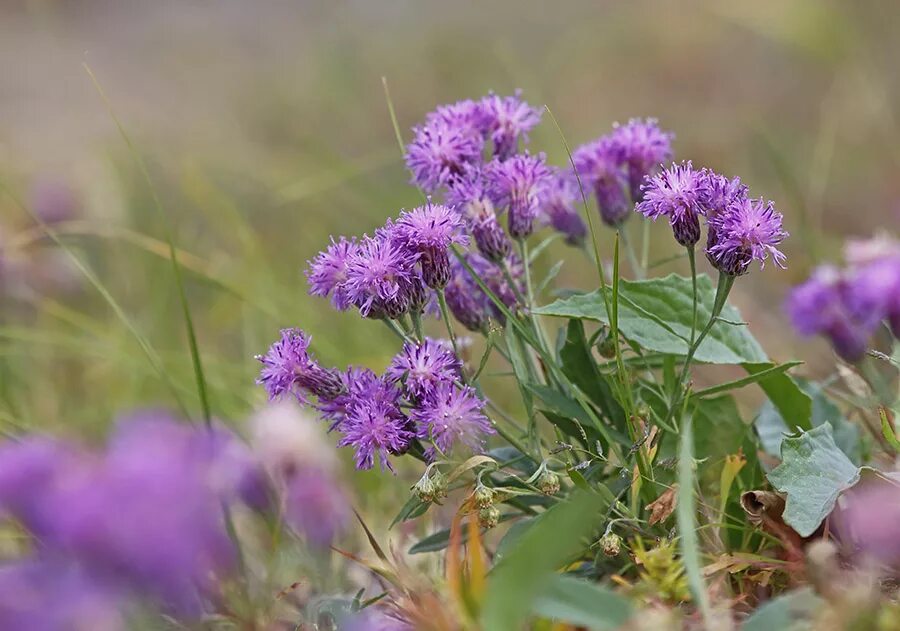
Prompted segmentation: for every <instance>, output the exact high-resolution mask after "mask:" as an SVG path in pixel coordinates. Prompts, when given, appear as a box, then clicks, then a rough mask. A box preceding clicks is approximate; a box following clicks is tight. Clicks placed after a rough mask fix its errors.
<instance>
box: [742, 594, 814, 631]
mask: <svg viewBox="0 0 900 631" xmlns="http://www.w3.org/2000/svg"><path fill="white" fill-rule="evenodd" d="M821 606H822V599H821V598H819V597H818V596H816V595H815V593H813V590H812V589H811V588H809V587H804V588H802V589H798V590H796V591H793V592H788V593H786V594H783V595H781V596H779V597H778V598H776V599H774V600H770V601H769V602H767V603H765V604H764V605H762V606H761V607H760V608H759V609H757V610H756V611H755V612H753V615H752V616H750V617H749V618H748V619H747V621H746V622H744V625H743V626H742V627H741V629H742V630H743V631H775V630H776V629H777V630H778V631H805V630H807V629H812V620H813V618H814V617H815V614H816V612H817V611H818V610H819V608H820V607H821Z"/></svg>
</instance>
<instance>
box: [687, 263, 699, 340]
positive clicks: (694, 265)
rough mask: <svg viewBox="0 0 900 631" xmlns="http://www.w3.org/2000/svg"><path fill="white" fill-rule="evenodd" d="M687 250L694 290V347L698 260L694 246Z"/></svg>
mask: <svg viewBox="0 0 900 631" xmlns="http://www.w3.org/2000/svg"><path fill="white" fill-rule="evenodd" d="M686 249H687V255H688V261H689V262H690V264H691V290H692V294H693V297H692V301H691V302H692V304H691V344H690V345H691V346H693V345H694V338H695V337H696V335H697V259H696V257H695V256H694V246H690V247H689V248H686Z"/></svg>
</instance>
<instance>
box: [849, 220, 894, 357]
mask: <svg viewBox="0 0 900 631" xmlns="http://www.w3.org/2000/svg"><path fill="white" fill-rule="evenodd" d="M845 252H846V259H847V261H848V263H850V270H849V273H850V274H852V276H853V281H852V286H853V292H854V294H855V296H856V297H857V299H858V301H859V302H860V303H861V309H862V310H864V311H865V312H866V313H869V314H871V315H872V317H873V318H874V319H877V320H882V319H885V320H887V322H888V325H889V326H890V328H891V331H892V333H893V334H894V337H896V338H898V339H900V243H898V242H896V241H894V240H892V239H890V238H888V237H885V236H882V237H877V238H875V239H872V240H869V241H851V242H850V243H849V244H848V245H847V246H846V248H845Z"/></svg>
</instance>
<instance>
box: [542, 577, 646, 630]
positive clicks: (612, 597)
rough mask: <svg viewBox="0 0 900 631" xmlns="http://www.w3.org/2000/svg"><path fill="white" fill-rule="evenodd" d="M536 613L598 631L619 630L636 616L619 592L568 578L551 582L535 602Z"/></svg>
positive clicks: (555, 579)
mask: <svg viewBox="0 0 900 631" xmlns="http://www.w3.org/2000/svg"><path fill="white" fill-rule="evenodd" d="M533 611H534V613H536V614H538V615H539V616H542V617H544V618H550V619H553V620H559V621H564V622H568V623H569V624H573V625H577V626H579V627H585V628H587V629H594V630H595V631H605V630H607V629H618V628H619V627H621V626H622V625H623V624H625V623H626V622H628V620H629V619H630V618H631V615H632V613H633V609H632V606H631V603H630V602H628V600H626V599H625V598H623V597H622V596H619V595H618V594H616V593H615V592H613V591H611V590H609V589H607V588H605V587H602V586H600V585H598V584H596V583H591V582H588V581H585V580H581V579H577V578H575V577H572V576H566V575H556V576H554V577H553V578H552V579H551V580H550V582H549V583H548V584H547V585H546V586H545V587H544V589H543V590H542V591H541V593H540V594H538V597H537V600H535V601H534V607H533Z"/></svg>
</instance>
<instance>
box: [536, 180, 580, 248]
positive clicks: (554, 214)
mask: <svg viewBox="0 0 900 631" xmlns="http://www.w3.org/2000/svg"><path fill="white" fill-rule="evenodd" d="M579 198H580V193H579V190H578V182H577V181H576V180H575V177H574V176H573V175H572V173H571V172H569V171H564V170H562V169H553V170H552V174H551V177H550V179H549V180H548V181H547V184H546V185H545V186H544V187H543V188H542V189H541V190H540V192H539V193H538V206H539V208H540V211H541V213H542V214H543V215H544V220H545V221H546V223H547V224H548V225H549V226H551V227H552V228H553V229H554V230H556V231H558V232H559V233H561V234H562V235H564V236H565V238H566V243H568V244H569V245H580V244H581V243H583V242H584V238H585V236H586V235H587V226H586V225H585V224H584V220H583V219H582V218H581V215H580V214H579V212H578V209H577V208H576V204H577V201H578V199H579Z"/></svg>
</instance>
